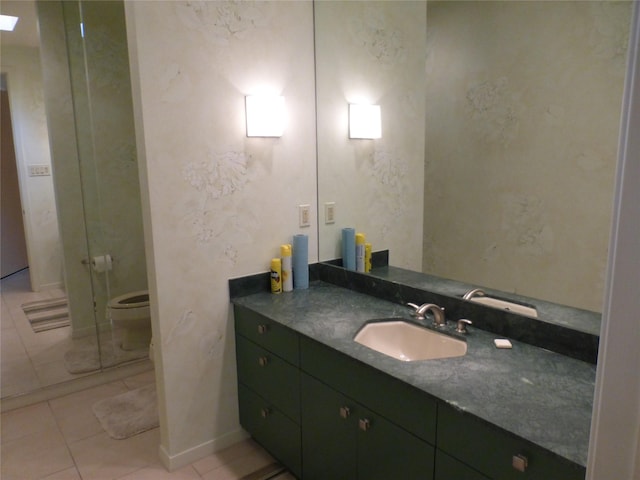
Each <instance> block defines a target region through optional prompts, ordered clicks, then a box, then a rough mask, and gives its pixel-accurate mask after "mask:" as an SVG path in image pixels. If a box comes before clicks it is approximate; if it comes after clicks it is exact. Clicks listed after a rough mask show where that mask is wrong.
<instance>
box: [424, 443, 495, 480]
mask: <svg viewBox="0 0 640 480" xmlns="http://www.w3.org/2000/svg"><path fill="white" fill-rule="evenodd" d="M435 480H490V479H489V477H485V476H484V475H482V474H481V473H479V472H477V471H475V470H474V469H472V468H471V467H468V466H467V465H465V464H464V463H462V462H459V461H458V460H456V459H455V458H453V457H450V456H449V455H447V454H446V453H444V452H442V451H440V450H436V474H435Z"/></svg>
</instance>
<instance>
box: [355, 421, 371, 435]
mask: <svg viewBox="0 0 640 480" xmlns="http://www.w3.org/2000/svg"><path fill="white" fill-rule="evenodd" d="M358 427H359V428H360V430H362V431H363V432H366V431H367V430H369V429H370V428H371V422H370V421H369V419H368V418H361V419H360V420H358Z"/></svg>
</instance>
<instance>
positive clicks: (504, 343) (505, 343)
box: [493, 338, 513, 348]
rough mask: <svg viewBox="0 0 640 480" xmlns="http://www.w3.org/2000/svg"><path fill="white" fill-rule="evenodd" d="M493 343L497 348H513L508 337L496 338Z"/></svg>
mask: <svg viewBox="0 0 640 480" xmlns="http://www.w3.org/2000/svg"><path fill="white" fill-rule="evenodd" d="M493 343H495V344H496V348H512V347H513V345H511V342H510V341H509V340H507V339H506V338H496V339H495V340H494V341H493Z"/></svg>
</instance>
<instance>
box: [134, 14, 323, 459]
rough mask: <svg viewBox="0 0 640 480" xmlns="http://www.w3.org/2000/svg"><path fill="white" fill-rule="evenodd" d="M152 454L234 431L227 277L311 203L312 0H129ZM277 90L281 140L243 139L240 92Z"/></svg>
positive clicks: (274, 251) (217, 443) (252, 263)
mask: <svg viewBox="0 0 640 480" xmlns="http://www.w3.org/2000/svg"><path fill="white" fill-rule="evenodd" d="M126 8H127V28H128V36H129V46H130V55H131V59H132V61H131V64H132V79H133V83H134V92H137V93H135V94H134V103H135V105H136V117H137V123H136V130H137V133H138V149H139V151H142V152H144V155H141V156H140V159H141V163H142V173H141V180H142V182H143V184H145V185H146V186H147V188H145V189H143V191H146V193H145V194H144V195H143V208H144V209H145V210H146V213H145V215H144V217H145V222H146V224H145V236H146V241H147V247H148V248H147V255H148V256H149V262H148V265H149V268H148V270H149V282H150V290H151V292H152V293H154V294H156V297H155V301H154V302H153V303H152V322H153V329H154V341H155V343H156V345H158V346H159V349H158V351H157V352H156V357H155V360H156V371H157V376H158V378H159V382H158V386H159V398H160V408H161V418H163V421H162V422H161V437H162V445H161V451H162V455H163V459H164V461H165V463H166V464H168V465H170V466H172V467H175V466H179V465H181V464H184V463H185V462H188V461H191V460H194V459H195V458H197V457H199V456H202V455H205V454H207V453H209V452H211V451H212V450H213V449H216V448H220V447H222V446H226V445H228V444H229V443H230V442H234V441H236V440H238V439H239V438H240V437H241V435H242V432H241V430H240V427H239V424H238V412H237V387H236V373H235V370H236V369H235V349H234V342H233V324H232V315H231V307H230V304H229V292H228V279H229V278H233V277H238V276H242V275H247V274H251V273H256V272H264V271H266V270H267V269H268V266H269V261H270V259H271V258H272V257H274V256H277V255H278V254H279V245H280V244H282V243H285V242H291V238H292V235H294V234H296V233H306V234H308V235H309V252H310V258H309V261H310V262H315V261H317V253H316V252H317V243H316V238H317V230H316V227H315V222H312V227H310V228H302V229H301V228H299V227H298V211H297V205H299V204H310V205H311V211H312V212H313V211H315V210H316V175H315V115H314V113H315V110H314V98H315V96H314V76H313V11H312V3H311V2H189V3H187V2H144V1H138V2H130V3H128V4H127V5H126ZM263 89H266V90H270V91H272V92H274V93H278V94H281V95H283V96H284V97H285V101H286V106H287V112H288V116H289V122H288V127H287V128H286V131H285V133H284V135H283V136H282V137H281V138H247V137H246V134H245V118H244V96H245V95H248V94H254V93H259V92H260V91H261V90H263Z"/></svg>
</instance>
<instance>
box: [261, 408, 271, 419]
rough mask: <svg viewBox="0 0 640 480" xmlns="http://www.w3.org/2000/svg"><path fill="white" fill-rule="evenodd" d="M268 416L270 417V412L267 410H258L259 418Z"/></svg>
mask: <svg viewBox="0 0 640 480" xmlns="http://www.w3.org/2000/svg"><path fill="white" fill-rule="evenodd" d="M269 415H271V410H269V409H268V408H262V409H260V416H261V417H262V418H267V417H268V416H269Z"/></svg>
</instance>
